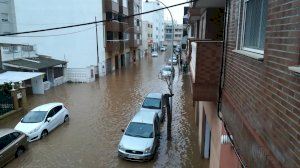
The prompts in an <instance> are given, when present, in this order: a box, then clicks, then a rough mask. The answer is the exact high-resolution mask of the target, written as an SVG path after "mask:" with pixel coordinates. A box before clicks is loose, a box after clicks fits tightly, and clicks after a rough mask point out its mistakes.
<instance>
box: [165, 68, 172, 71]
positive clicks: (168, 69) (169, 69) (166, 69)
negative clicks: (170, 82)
mask: <svg viewBox="0 0 300 168" xmlns="http://www.w3.org/2000/svg"><path fill="white" fill-rule="evenodd" d="M171 69H172V68H171V67H164V68H163V71H171Z"/></svg>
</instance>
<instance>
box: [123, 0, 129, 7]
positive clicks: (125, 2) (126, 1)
mask: <svg viewBox="0 0 300 168" xmlns="http://www.w3.org/2000/svg"><path fill="white" fill-rule="evenodd" d="M123 6H124V7H126V8H127V7H128V0H123Z"/></svg>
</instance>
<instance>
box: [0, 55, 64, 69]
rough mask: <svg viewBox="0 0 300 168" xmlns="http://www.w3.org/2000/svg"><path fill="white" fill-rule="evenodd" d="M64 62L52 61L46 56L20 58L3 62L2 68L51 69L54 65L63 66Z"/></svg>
mask: <svg viewBox="0 0 300 168" xmlns="http://www.w3.org/2000/svg"><path fill="white" fill-rule="evenodd" d="M66 63H67V62H66V61H62V60H57V59H52V58H50V57H47V56H41V55H39V56H38V57H30V58H20V59H15V60H11V61H4V62H3V66H6V67H11V68H17V69H23V70H36V71H37V70H40V69H44V68H49V67H53V66H56V65H64V64H66Z"/></svg>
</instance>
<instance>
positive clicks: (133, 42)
mask: <svg viewBox="0 0 300 168" xmlns="http://www.w3.org/2000/svg"><path fill="white" fill-rule="evenodd" d="M141 44H142V40H129V47H130V48H137V47H138V46H140V45H141Z"/></svg>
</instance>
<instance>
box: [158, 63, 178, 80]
mask: <svg viewBox="0 0 300 168" xmlns="http://www.w3.org/2000/svg"><path fill="white" fill-rule="evenodd" d="M160 73H161V76H162V77H163V78H168V77H169V78H170V77H171V75H172V76H173V79H174V76H175V69H174V67H173V68H172V66H170V65H165V66H164V67H163V68H162V69H161V70H160Z"/></svg>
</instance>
